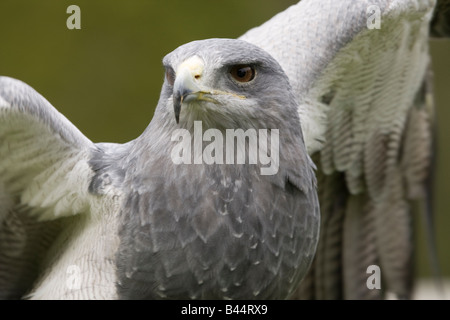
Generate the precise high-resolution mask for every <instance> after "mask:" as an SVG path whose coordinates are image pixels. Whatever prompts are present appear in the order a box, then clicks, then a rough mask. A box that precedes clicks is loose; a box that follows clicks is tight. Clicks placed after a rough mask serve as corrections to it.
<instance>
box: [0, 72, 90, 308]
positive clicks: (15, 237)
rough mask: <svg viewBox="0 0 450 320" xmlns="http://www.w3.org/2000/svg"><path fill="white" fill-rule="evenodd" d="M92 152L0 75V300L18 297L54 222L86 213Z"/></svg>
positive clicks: (35, 270)
mask: <svg viewBox="0 0 450 320" xmlns="http://www.w3.org/2000/svg"><path fill="white" fill-rule="evenodd" d="M92 147H93V144H92V142H91V141H90V140H88V139H87V138H86V137H85V136H84V135H83V134H82V133H81V132H79V131H78V129H77V128H76V127H75V126H74V125H73V124H72V123H70V122H69V121H68V120H67V119H66V118H65V117H64V116H62V115H61V114H60V113H59V112H58V111H56V109H54V108H53V107H52V106H51V105H50V103H49V102H48V101H46V100H45V99H44V98H43V97H42V96H41V95H39V94H38V93H37V92H36V91H34V90H33V89H32V88H31V87H29V86H28V85H26V84H25V83H23V82H21V81H18V80H15V79H11V78H8V77H0V298H3V299H4V298H20V297H21V296H22V295H23V294H25V293H26V292H27V291H28V290H29V289H30V286H31V284H32V283H33V282H34V281H35V280H36V277H37V276H38V274H39V267H40V262H41V261H42V259H43V257H44V256H45V253H46V251H47V250H48V248H49V246H50V245H51V243H52V241H53V239H54V238H55V237H56V236H57V234H58V232H59V231H60V230H61V223H62V217H68V216H72V215H75V214H77V213H83V212H86V211H87V210H88V208H89V196H88V184H89V181H90V177H91V175H92V173H91V170H90V169H89V166H88V163H87V161H88V155H89V151H90V149H91V148H92ZM57 218H61V219H57Z"/></svg>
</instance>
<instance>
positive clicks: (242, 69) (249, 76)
mask: <svg viewBox="0 0 450 320" xmlns="http://www.w3.org/2000/svg"><path fill="white" fill-rule="evenodd" d="M230 73H231V76H232V77H233V78H234V79H235V80H236V81H239V82H250V81H252V80H253V79H254V78H255V69H254V68H253V67H252V66H249V65H245V64H240V65H236V66H233V67H231V70H230Z"/></svg>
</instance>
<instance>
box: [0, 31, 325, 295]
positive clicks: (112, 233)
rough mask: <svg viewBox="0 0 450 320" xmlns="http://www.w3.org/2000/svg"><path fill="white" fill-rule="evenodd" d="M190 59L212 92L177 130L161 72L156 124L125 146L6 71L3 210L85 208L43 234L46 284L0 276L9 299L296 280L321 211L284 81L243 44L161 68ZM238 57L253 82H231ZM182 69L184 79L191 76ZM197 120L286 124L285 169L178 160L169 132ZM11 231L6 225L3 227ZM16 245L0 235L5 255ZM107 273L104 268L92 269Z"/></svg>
mask: <svg viewBox="0 0 450 320" xmlns="http://www.w3.org/2000/svg"><path fill="white" fill-rule="evenodd" d="M250 53H251V54H250ZM192 57H196V58H197V60H196V63H198V64H197V66H198V65H201V66H202V68H203V70H202V71H201V72H200V75H201V78H200V80H198V81H197V82H196V83H197V85H198V86H199V88H201V89H202V90H203V92H204V91H205V90H210V92H211V93H209V94H205V95H206V96H208V97H209V98H208V100H203V98H200V97H198V99H197V98H194V102H192V101H191V102H189V103H187V102H185V103H182V104H181V114H180V119H179V124H177V122H176V120H175V116H174V109H173V108H174V104H175V103H176V101H175V100H174V97H176V92H175V91H174V90H175V89H174V84H173V83H172V84H171V83H170V81H168V80H167V79H166V81H165V82H164V85H163V88H162V91H161V97H160V100H159V103H158V106H157V108H156V111H155V115H154V117H153V119H152V121H151V123H150V124H149V126H148V128H147V129H146V130H145V131H144V133H143V134H142V135H141V136H140V137H138V138H137V139H135V140H133V141H131V142H129V143H127V144H124V145H117V144H105V143H103V144H93V143H91V142H90V141H89V140H87V139H86V138H85V137H84V136H83V135H82V134H81V133H80V132H79V131H78V130H76V128H74V127H73V126H72V125H71V124H70V123H69V122H68V121H67V120H66V119H65V118H64V117H63V116H62V115H60V114H58V113H57V111H56V110H55V109H54V108H53V107H52V106H51V105H50V104H49V103H48V102H46V101H45V100H44V98H42V97H41V96H39V95H38V94H37V93H36V92H35V91H34V90H32V89H31V88H30V87H28V86H27V85H25V84H24V83H22V82H19V81H17V80H13V79H10V78H5V77H3V78H0V96H1V97H2V100H1V102H2V103H1V106H2V108H1V112H2V118H1V119H2V125H1V128H2V132H1V137H2V139H3V143H2V146H3V152H2V167H1V169H2V171H1V172H2V182H3V185H4V189H5V191H6V195H8V196H9V199H11V201H10V203H11V205H10V208H9V209H8V212H5V213H4V214H3V215H2V218H3V219H7V220H8V219H12V218H11V217H15V216H16V215H17V212H19V211H20V213H19V215H20V218H19V219H26V217H28V216H29V215H30V216H37V217H38V218H39V219H43V220H52V219H54V218H59V217H61V216H64V215H71V214H78V215H77V216H76V217H73V219H72V220H71V221H65V223H64V226H63V227H62V229H61V235H60V236H59V237H58V238H57V239H56V240H54V242H53V243H50V242H49V241H43V240H41V242H42V243H43V244H42V247H43V248H42V252H43V253H42V256H44V255H45V257H42V260H41V261H40V262H41V263H42V264H41V265H40V267H42V268H43V269H44V270H42V273H41V274H38V277H37V278H38V279H37V282H36V281H35V279H34V278H33V277H31V279H28V278H27V279H17V280H15V281H11V279H10V278H9V277H8V276H10V273H13V270H10V271H7V272H6V274H3V275H2V276H3V277H2V278H0V279H1V283H2V288H6V287H5V286H4V285H3V283H6V285H7V286H10V287H11V290H9V289H7V290H5V289H3V290H2V296H3V297H12V298H17V297H20V296H21V295H23V294H24V293H27V291H29V292H28V294H29V297H31V298H116V297H117V298H121V299H145V298H152V299H158V298H168V299H175V298H183V299H187V298H191V299H200V298H203V299H204V298H209V299H219V298H235V299H237V298H238V299H251V298H261V299H266V298H277V299H278V298H287V297H289V296H290V294H291V293H292V292H293V291H294V290H295V289H296V288H297V286H298V283H299V281H300V280H301V279H302V277H303V276H304V275H305V274H306V271H307V269H308V268H309V265H310V264H311V262H312V259H313V256H314V252H315V247H316V244H317V240H318V230H319V206H318V199H317V194H316V190H315V177H314V173H313V165H312V162H311V160H310V159H309V156H308V155H307V153H306V149H305V147H304V143H303V138H302V132H301V128H300V126H299V125H298V124H299V119H298V114H297V106H298V105H297V103H296V100H295V97H294V94H293V93H292V90H291V89H290V85H289V81H288V78H287V77H286V75H285V74H284V73H283V71H282V69H281V67H280V66H279V65H278V63H277V62H276V61H275V60H274V59H273V58H272V57H270V56H269V55H268V54H267V53H265V52H264V51H263V50H261V49H259V48H257V47H255V46H253V45H251V44H249V43H247V42H244V41H241V40H227V39H212V40H205V41H198V42H192V43H189V44H187V45H184V46H182V47H180V48H178V49H177V50H175V51H174V52H172V53H171V54H169V55H168V56H166V57H165V59H164V65H165V68H166V70H167V72H172V71H173V70H177V69H178V68H179V66H180V64H182V63H183V62H185V61H187V60H189V59H190V58H192ZM235 65H238V66H239V65H251V66H252V67H253V68H254V69H255V72H256V76H255V78H254V79H253V80H252V81H250V82H248V83H244V84H242V83H239V82H238V81H236V80H233V78H232V76H231V75H230V68H232V67H233V66H235ZM180 72H181V71H180ZM189 76H191V75H189ZM192 76H193V75H192ZM179 77H181V75H176V81H175V86H177V85H178V83H179V82H180V81H181V86H183V85H184V84H185V82H184V81H188V82H189V81H191V80H192V81H194V80H193V79H188V80H185V79H184V78H183V79H182V80H178V78H179ZM195 81H196V80H195ZM202 97H203V96H202ZM15 120H17V121H18V122H19V123H14V121H15ZM194 121H202V124H203V129H204V131H205V130H206V129H210V128H216V129H218V130H221V131H222V132H223V133H224V135H225V129H243V130H244V131H245V130H247V129H256V130H260V129H279V131H280V133H279V138H280V142H279V148H280V150H279V154H280V158H279V164H278V165H279V169H278V171H277V173H276V174H274V175H261V173H260V167H261V166H262V165H261V164H259V165H258V164H256V165H254V164H213V165H208V164H178V165H177V164H174V163H173V161H172V159H171V154H172V150H173V149H174V147H175V146H176V144H177V143H178V142H177V141H172V140H171V136H172V134H173V132H174V130H176V129H179V128H185V129H187V130H189V131H190V132H191V133H192V134H193V133H194V132H193V128H194ZM30 128H31V129H32V130H30ZM269 136H270V134H269ZM16 137H17V139H16ZM36 139H39V140H41V139H42V140H45V142H46V143H45V145H43V144H41V143H39V144H38V143H37V141H36ZM20 144H25V145H27V146H28V145H32V144H38V146H39V149H36V148H30V149H26V148H24V147H22V146H21V145H20ZM248 144H249V142H247V144H246V146H245V149H246V151H247V154H248V152H249V145H248ZM11 146H12V147H11ZM5 148H6V149H5ZM15 149H17V150H15ZM236 152H237V151H236ZM21 153H23V154H21ZM31 156H33V157H32V160H31V163H26V158H28V157H31ZM10 159H11V160H12V159H14V160H15V162H14V164H13V163H12V162H10ZM17 161H19V162H22V165H15V164H17V163H18V162H17ZM58 161H59V162H58ZM55 162H56V164H55ZM69 163H70V164H69ZM12 166H14V170H10V169H11V167H12ZM16 167H17V168H16ZM7 171H9V172H8V173H7ZM47 171H50V172H48V173H47ZM27 173H29V174H28V175H27ZM69 176H70V177H69ZM71 178H73V179H74V180H76V182H77V183H78V185H76V184H75V183H74V181H72V180H71ZM19 182H20V183H19ZM34 184H36V186H34ZM30 188H31V189H32V190H31V191H28V189H30ZM53 188H54V189H59V190H53ZM66 189H67V190H66ZM44 192H45V193H46V194H41V193H44ZM66 198H69V199H66ZM19 203H21V204H20V205H19ZM18 206H21V208H20V209H19V207H18ZM61 219H63V218H61ZM5 229H6V232H5ZM9 229H10V228H9V224H8V225H6V224H4V225H3V230H2V234H6V233H7V231H9ZM50 236H51V238H52V239H53V237H55V236H56V235H55V236H54V235H53V234H51V235H50ZM11 241H12V240H11V239H5V240H3V239H2V249H4V248H3V247H6V246H9V245H10V242H11ZM24 241H27V239H25V240H24ZM86 242H88V243H86ZM89 242H92V243H89ZM86 245H87V246H88V247H83V246H86ZM46 250H47V251H46ZM70 251H72V253H70V254H69V253H68V252H70ZM20 253H21V252H20V251H19V250H18V251H16V252H15V254H16V255H18V257H14V256H8V254H7V253H6V252H5V251H4V250H2V254H3V264H5V265H10V266H14V269H15V270H17V269H21V268H22V267H23V268H25V266H22V265H21V263H22V262H21V260H20ZM38 256H39V255H38ZM17 258H19V259H17ZM40 258H41V257H33V259H34V260H33V262H34V263H36V260H38V259H40ZM0 261H2V260H0ZM28 267H29V266H27V268H28ZM32 267H33V268H32V269H34V267H36V266H35V265H34V266H32ZM70 270H74V271H77V270H78V271H79V277H80V278H74V279H73V280H74V281H75V282H74V283H66V281H65V280H68V279H67V272H69V271H70ZM111 270H112V271H113V272H114V273H113V272H111ZM102 272H106V273H108V276H107V277H103V276H102V275H100V276H97V275H95V273H100V274H101V273H102ZM36 273H37V272H34V273H33V274H35V275H36ZM91 273H92V274H91ZM76 281H78V282H76ZM18 286H20V288H21V290H15V288H17V287H18Z"/></svg>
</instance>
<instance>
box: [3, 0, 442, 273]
mask: <svg viewBox="0 0 450 320" xmlns="http://www.w3.org/2000/svg"><path fill="white" fill-rule="evenodd" d="M296 2H297V0H271V1H269V0H266V1H261V0H258V1H257V0H245V1H242V0H227V1H223V0H220V1H214V2H213V1H206V0H201V1H186V0H184V1H183V0H167V1H144V0H131V1H130V0H129V1H111V0H109V1H105V0H95V1H93V0H90V1H88V0H77V1H63V0H58V1H57V0H52V1H50V0H41V1H23V0H22V1H21V0H0V16H1V18H0V74H1V75H7V76H10V77H15V78H18V79H21V80H23V81H25V82H27V83H28V84H30V85H31V86H32V87H34V88H35V89H36V90H37V91H38V92H40V93H41V94H43V95H44V96H45V97H46V98H47V99H48V100H49V101H50V102H51V103H52V104H53V105H54V106H55V107H56V108H57V109H58V110H59V111H60V112H61V113H63V114H64V115H65V116H66V117H67V118H68V119H69V120H70V121H72V122H73V123H74V124H75V125H76V126H77V127H78V128H79V129H80V130H81V131H82V132H83V133H84V134H85V135H86V136H87V137H89V138H90V139H91V140H93V141H94V142H126V141H129V140H131V139H134V138H135V137H137V136H138V135H139V134H140V133H141V132H142V131H143V130H144V129H145V127H146V126H147V124H148V123H149V121H150V120H151V118H152V116H153V112H154V107H155V106H156V104H157V101H158V97H159V91H160V88H161V85H162V82H163V76H164V75H163V68H162V65H161V59H162V58H163V57H164V55H165V54H167V53H168V52H170V51H172V50H173V49H175V48H176V47H178V46H179V45H181V44H183V43H186V42H189V41H192V40H197V39H204V38H212V37H227V38H236V37H239V36H240V35H241V34H243V33H244V32H245V31H246V30H248V29H249V28H252V27H255V26H257V25H260V24H261V23H263V22H265V21H266V20H268V19H269V18H270V17H272V16H273V15H274V14H276V13H277V12H280V11H282V10H284V9H285V8H287V7H288V6H289V5H291V4H294V3H296ZM71 4H76V5H78V6H79V7H80V8H81V28H82V29H81V30H69V29H67V27H66V20H67V18H68V17H69V14H67V13H66V9H67V7H68V6H69V5H71ZM430 43H431V54H432V58H433V69H434V71H435V75H434V76H435V94H436V96H435V99H436V104H437V124H438V147H437V150H438V153H437V174H436V181H435V189H436V192H435V200H434V202H435V211H436V212H435V214H436V217H435V221H436V231H437V243H438V252H439V258H440V261H441V269H442V272H443V274H444V275H445V276H447V277H448V276H450V252H449V242H450V231H449V230H447V227H449V226H450V215H449V214H448V211H449V210H450V209H449V208H450V196H447V195H446V191H447V190H448V188H450V168H449V167H450V152H449V151H450V150H449V148H448V139H449V137H450V126H449V125H447V122H449V121H450V41H448V40H445V41H442V40H441V41H434V40H433V41H431V42H430ZM419 221H423V220H419ZM418 230H419V232H418V233H417V234H418V238H419V241H418V242H419V243H420V245H419V250H418V254H417V256H416V261H417V273H418V274H419V275H420V276H428V275H429V274H430V268H429V265H428V263H427V258H428V255H427V252H426V251H427V248H426V246H425V245H424V240H423V239H424V234H423V229H422V228H418Z"/></svg>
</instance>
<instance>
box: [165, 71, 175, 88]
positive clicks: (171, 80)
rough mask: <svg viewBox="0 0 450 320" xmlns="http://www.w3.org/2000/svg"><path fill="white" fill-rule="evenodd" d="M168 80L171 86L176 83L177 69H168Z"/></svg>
mask: <svg viewBox="0 0 450 320" xmlns="http://www.w3.org/2000/svg"><path fill="white" fill-rule="evenodd" d="M166 80H167V82H168V83H169V84H170V85H171V86H173V84H174V83H175V71H173V69H172V68H167V69H166Z"/></svg>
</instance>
